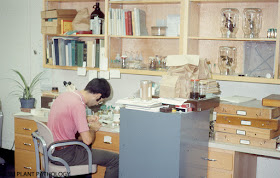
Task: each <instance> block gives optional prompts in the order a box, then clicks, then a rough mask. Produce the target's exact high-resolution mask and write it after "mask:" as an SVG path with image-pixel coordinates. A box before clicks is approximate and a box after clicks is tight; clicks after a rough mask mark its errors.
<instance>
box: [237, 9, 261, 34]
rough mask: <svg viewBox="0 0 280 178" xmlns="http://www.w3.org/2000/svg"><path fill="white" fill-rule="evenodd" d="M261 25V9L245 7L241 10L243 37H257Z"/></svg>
mask: <svg viewBox="0 0 280 178" xmlns="http://www.w3.org/2000/svg"><path fill="white" fill-rule="evenodd" d="M261 27H262V10H261V9H259V8H245V9H244V10H243V28H242V29H243V32H244V37H245V38H258V37H259V33H260V31H261Z"/></svg>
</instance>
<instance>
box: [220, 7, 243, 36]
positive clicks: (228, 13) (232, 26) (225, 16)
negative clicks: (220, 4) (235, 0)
mask: <svg viewBox="0 0 280 178" xmlns="http://www.w3.org/2000/svg"><path fill="white" fill-rule="evenodd" d="M238 23H239V11H238V9H235V8H223V9H222V10H221V28H220V30H221V32H222V37H223V38H235V37H236V33H237V31H238Z"/></svg>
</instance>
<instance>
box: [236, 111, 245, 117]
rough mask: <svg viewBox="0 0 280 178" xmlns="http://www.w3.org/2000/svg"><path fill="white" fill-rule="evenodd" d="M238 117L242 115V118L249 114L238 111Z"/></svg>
mask: <svg viewBox="0 0 280 178" xmlns="http://www.w3.org/2000/svg"><path fill="white" fill-rule="evenodd" d="M236 114H237V115H241V116H246V115H247V112H246V111H236Z"/></svg>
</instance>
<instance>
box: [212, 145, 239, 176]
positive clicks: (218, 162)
mask: <svg viewBox="0 0 280 178" xmlns="http://www.w3.org/2000/svg"><path fill="white" fill-rule="evenodd" d="M208 158H209V159H211V160H213V161H209V162H208V167H212V168H219V169H224V170H228V171H232V170H233V167H234V151H230V150H221V149H216V148H215V149H214V148H209V151H208Z"/></svg>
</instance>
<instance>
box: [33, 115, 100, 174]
mask: <svg viewBox="0 0 280 178" xmlns="http://www.w3.org/2000/svg"><path fill="white" fill-rule="evenodd" d="M34 121H35V122H36V124H37V127H38V130H36V131H35V132H33V133H32V134H31V135H32V138H33V142H34V146H35V155H36V169H37V177H38V178H39V177H40V175H41V176H42V175H43V176H45V177H47V178H48V177H49V176H55V177H56V176H57V177H63V176H65V177H67V176H75V175H82V174H91V173H95V172H96V167H97V165H95V164H94V165H93V164H92V152H91V149H90V148H89V147H88V145H86V144H85V143H83V142H81V141H77V140H71V141H59V142H54V141H53V135H52V132H51V130H50V129H49V128H48V127H47V126H46V125H45V124H44V123H42V122H40V121H38V120H34ZM67 145H80V146H82V147H84V148H85V149H86V150H87V152H88V165H76V166H69V165H68V164H67V163H66V161H65V160H63V159H61V158H58V157H54V156H52V153H53V152H54V150H55V148H56V147H60V146H67ZM40 154H41V155H40ZM50 160H53V161H57V162H60V163H62V164H63V165H64V166H61V165H55V164H53V163H51V162H50ZM41 168H42V169H41ZM62 173H64V174H62ZM68 173H70V174H68Z"/></svg>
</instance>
